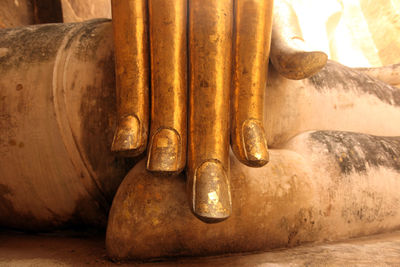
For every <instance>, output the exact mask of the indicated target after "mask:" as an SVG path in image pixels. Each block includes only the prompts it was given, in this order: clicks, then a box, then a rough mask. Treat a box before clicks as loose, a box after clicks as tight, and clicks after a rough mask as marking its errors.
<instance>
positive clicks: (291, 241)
mask: <svg viewBox="0 0 400 267" xmlns="http://www.w3.org/2000/svg"><path fill="white" fill-rule="evenodd" d="M399 144H400V138H399V137H396V138H390V139H388V138H385V137H383V138H382V137H375V136H368V135H363V134H355V133H347V132H332V131H327V132H326V131H320V132H310V133H305V134H301V135H299V136H297V137H295V138H293V139H292V140H291V141H290V142H289V143H288V145H287V146H286V149H284V150H270V153H271V161H270V162H269V164H268V165H267V166H265V167H262V168H249V167H246V166H244V165H242V164H240V163H239V162H238V161H237V160H235V159H234V157H233V156H232V157H231V188H232V200H233V213H232V216H231V217H230V218H229V219H228V220H227V221H224V222H222V223H219V224H216V225H208V224H204V223H203V222H201V221H199V220H197V219H196V218H195V217H194V216H193V215H192V214H191V213H190V210H189V208H188V204H187V199H186V195H185V190H184V189H185V182H184V176H183V175H180V176H176V177H157V176H154V175H152V174H150V173H149V172H147V171H146V170H145V166H144V162H141V163H139V164H138V165H136V166H135V167H134V169H133V170H132V171H131V172H130V173H129V174H128V175H127V177H126V178H125V179H124V181H123V183H122V184H121V186H120V189H119V191H118V192H117V195H116V197H115V199H114V202H113V203H114V204H113V206H112V209H111V212H110V216H109V224H108V229H107V240H106V245H107V250H108V253H109V255H110V257H112V258H117V259H146V258H147V259H148V258H152V259H154V258H164V257H174V256H188V255H191V256H193V255H197V256H199V255H215V254H223V253H235V252H236V253H237V252H248V251H261V250H266V249H271V248H277V247H287V246H295V245H299V244H301V243H305V242H316V241H328V240H340V239H344V238H349V237H356V236H362V235H370V234H374V233H380V232H387V231H391V230H394V229H398V228H399V227H400V223H399V221H400V212H399V208H400V196H399V194H398V192H399V190H400V146H399Z"/></svg>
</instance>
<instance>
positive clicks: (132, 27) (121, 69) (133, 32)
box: [111, 0, 149, 156]
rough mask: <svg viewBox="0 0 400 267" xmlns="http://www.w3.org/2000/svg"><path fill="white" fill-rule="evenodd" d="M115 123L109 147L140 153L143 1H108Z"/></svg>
mask: <svg viewBox="0 0 400 267" xmlns="http://www.w3.org/2000/svg"><path fill="white" fill-rule="evenodd" d="M111 3H112V16H113V30H114V46H115V67H116V88H117V112H118V125H117V129H116V131H115V135H114V140H113V144H112V148H111V149H112V150H113V151H116V152H120V153H121V154H123V155H126V156H137V155H139V154H141V153H142V152H143V151H144V150H145V148H146V145H147V132H148V124H149V60H148V55H149V52H148V50H149V48H148V29H147V25H148V19H147V1H145V0H112V1H111Z"/></svg>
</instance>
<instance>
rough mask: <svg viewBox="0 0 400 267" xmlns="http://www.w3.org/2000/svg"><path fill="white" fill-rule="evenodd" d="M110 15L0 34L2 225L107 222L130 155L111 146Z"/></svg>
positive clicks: (23, 226) (27, 226)
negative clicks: (115, 151)
mask: <svg viewBox="0 0 400 267" xmlns="http://www.w3.org/2000/svg"><path fill="white" fill-rule="evenodd" d="M110 36H111V23H110V22H109V21H107V20H98V21H91V22H88V23H84V24H46V25H35V26H30V27H24V28H17V29H7V30H2V31H1V33H0V76H1V77H2V78H1V79H0V129H1V130H0V174H1V175H0V226H2V227H10V228H17V229H23V230H32V231H40V230H47V231H48V230H51V229H54V228H65V227H68V226H72V225H91V226H97V227H105V224H106V219H107V212H108V209H109V205H110V203H111V200H112V197H113V196H114V194H115V191H116V189H117V187H118V186H119V184H120V182H121V180H122V178H123V177H124V176H125V174H126V173H127V171H128V170H129V168H130V167H131V166H132V163H130V162H129V161H126V160H125V159H122V158H117V157H116V156H115V155H114V154H113V153H111V151H110V146H111V141H112V137H113V127H114V125H115V120H116V119H115V91H114V75H115V74H114V61H113V49H112V47H113V46H112V41H111V38H110Z"/></svg>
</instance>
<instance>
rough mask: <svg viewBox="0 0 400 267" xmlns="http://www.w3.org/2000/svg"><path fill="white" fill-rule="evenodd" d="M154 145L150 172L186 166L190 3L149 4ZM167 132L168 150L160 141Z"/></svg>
mask: <svg viewBox="0 0 400 267" xmlns="http://www.w3.org/2000/svg"><path fill="white" fill-rule="evenodd" d="M149 17H150V47H151V49H150V50H151V53H150V57H151V127H150V136H151V140H152V141H151V142H150V144H149V145H150V147H149V157H148V163H147V169H148V170H150V171H155V172H161V173H177V172H180V171H182V170H183V168H184V167H185V165H186V144H187V111H186V110H187V109H186V106H187V52H186V51H187V26H186V25H187V1H186V0H174V1H171V0H150V1H149ZM165 129H170V130H168V131H169V133H168V134H167V136H168V138H169V141H168V142H167V143H166V144H167V147H164V148H160V147H159V146H158V144H161V140H159V138H163V136H164V135H163V134H162V133H163V132H166V131H167V130H165Z"/></svg>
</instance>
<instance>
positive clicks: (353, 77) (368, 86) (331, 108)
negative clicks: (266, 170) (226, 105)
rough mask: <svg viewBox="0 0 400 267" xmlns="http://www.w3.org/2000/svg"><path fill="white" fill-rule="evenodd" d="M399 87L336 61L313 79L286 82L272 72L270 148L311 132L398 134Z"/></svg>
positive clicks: (266, 121) (268, 124) (267, 129)
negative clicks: (337, 131)
mask: <svg viewBox="0 0 400 267" xmlns="http://www.w3.org/2000/svg"><path fill="white" fill-rule="evenodd" d="M398 121H400V88H397V87H393V86H390V85H387V84H385V83H383V82H382V81H380V80H377V79H374V78H372V77H370V76H368V75H366V74H365V73H360V72H359V71H357V70H354V69H352V68H348V67H345V66H343V65H341V64H339V63H336V62H334V61H328V63H327V64H326V66H325V67H324V68H323V69H322V70H321V71H320V72H318V73H317V74H316V75H314V76H312V77H310V78H308V79H304V80H300V81H294V80H288V79H286V78H284V77H282V76H280V75H279V74H277V72H276V71H275V70H274V69H273V68H270V71H269V80H268V86H267V92H266V104H265V115H264V127H265V132H266V135H267V140H268V145H269V146H270V147H273V148H279V147H282V145H284V144H285V143H286V142H287V141H288V140H289V139H290V138H292V137H293V136H295V135H297V134H299V133H302V132H305V131H310V130H340V131H353V132H360V133H368V134H376V135H382V136H400V127H399V125H398V123H396V122H398Z"/></svg>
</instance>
